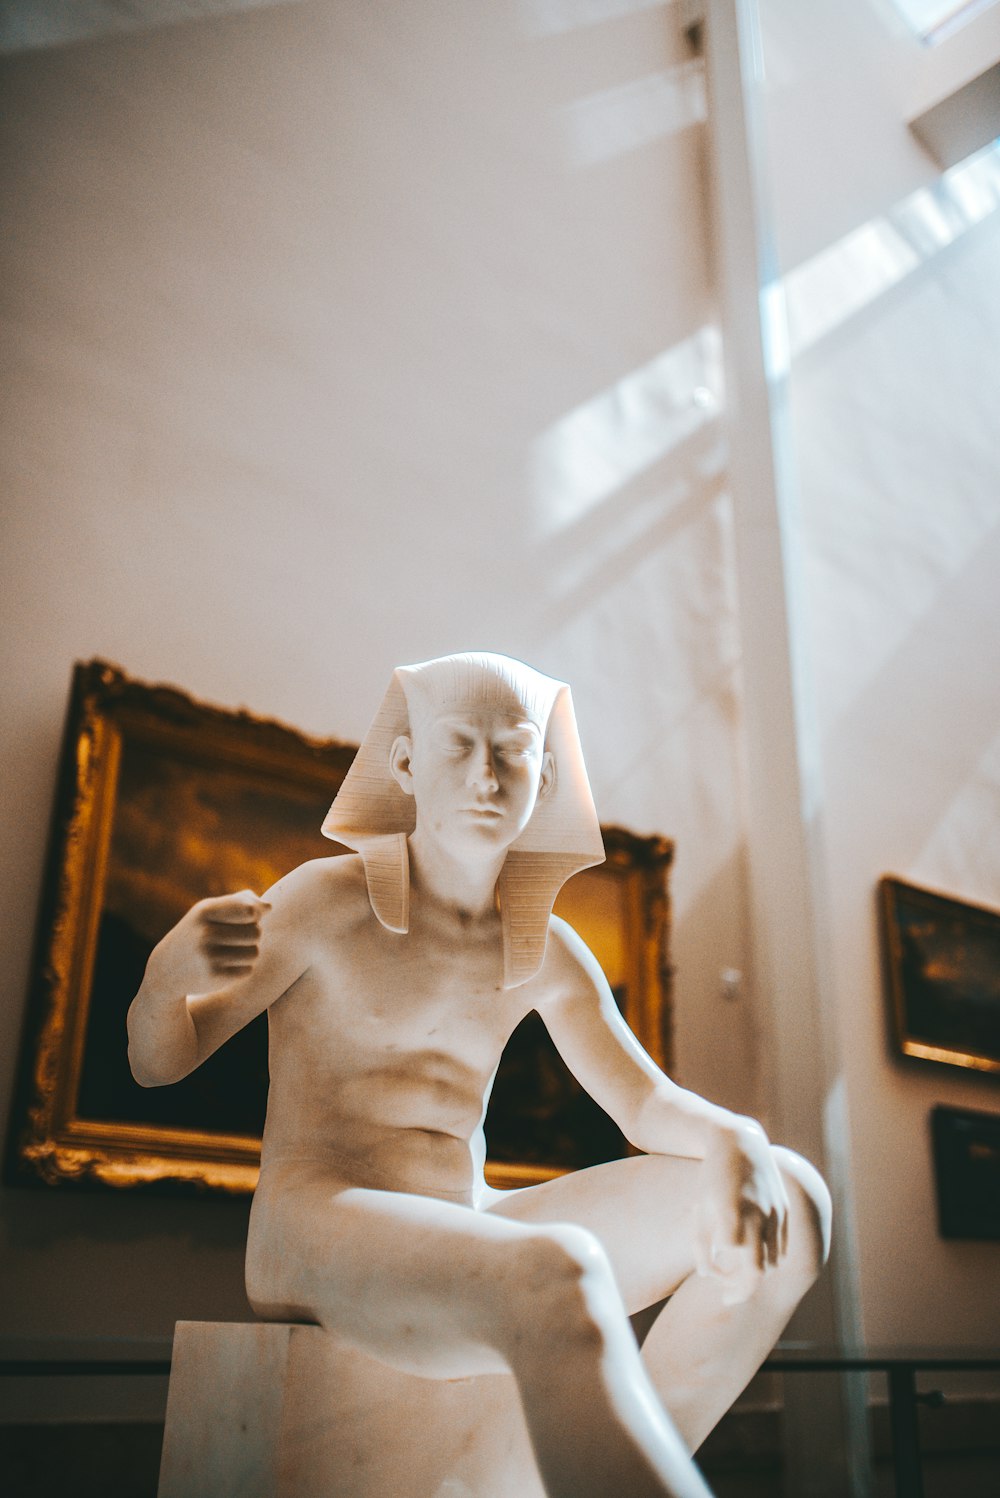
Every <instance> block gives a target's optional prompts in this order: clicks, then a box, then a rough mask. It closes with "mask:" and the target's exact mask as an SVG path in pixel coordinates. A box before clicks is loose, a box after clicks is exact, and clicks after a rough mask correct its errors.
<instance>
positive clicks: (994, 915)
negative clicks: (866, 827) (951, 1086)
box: [879, 876, 1000, 1072]
mask: <svg viewBox="0 0 1000 1498" xmlns="http://www.w3.org/2000/svg"><path fill="white" fill-rule="evenodd" d="M879 901H880V909H881V920H882V934H883V939H884V946H885V956H886V970H887V977H888V987H889V994H890V999H891V1004H892V1015H893V1023H894V1030H895V1036H896V1041H897V1044H898V1046H899V1049H900V1050H901V1051H902V1052H903V1054H904V1055H906V1056H920V1057H922V1058H924V1059H925V1060H929V1061H942V1062H946V1063H947V1064H949V1065H951V1066H966V1067H973V1068H975V1069H976V1070H977V1071H989V1072H1000V911H996V910H989V909H987V908H985V907H984V906H981V905H971V904H969V903H968V902H967V901H964V900H956V899H954V898H953V897H952V896H950V895H943V894H938V893H936V892H935V891H933V890H928V889H922V888H920V887H919V886H918V885H915V884H908V883H906V882H905V881H904V880H902V879H897V878H894V877H891V876H886V877H885V878H883V879H882V880H880V882H879Z"/></svg>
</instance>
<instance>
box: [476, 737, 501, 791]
mask: <svg viewBox="0 0 1000 1498" xmlns="http://www.w3.org/2000/svg"><path fill="white" fill-rule="evenodd" d="M469 780H470V782H471V783H472V784H473V785H474V786H475V787H476V788H477V789H481V790H491V791H495V790H497V788H498V787H499V784H500V782H499V781H498V780H497V774H496V768H495V766H494V764H493V753H492V750H491V749H490V747H489V745H488V744H484V745H483V747H482V749H480V750H479V751H478V753H477V754H476V755H475V757H474V758H473V762H472V767H471V770H470V774H469Z"/></svg>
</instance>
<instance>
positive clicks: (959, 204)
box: [783, 143, 1000, 358]
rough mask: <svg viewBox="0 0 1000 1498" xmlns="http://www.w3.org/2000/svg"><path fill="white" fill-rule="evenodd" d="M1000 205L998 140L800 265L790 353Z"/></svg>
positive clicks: (789, 281)
mask: <svg viewBox="0 0 1000 1498" xmlns="http://www.w3.org/2000/svg"><path fill="white" fill-rule="evenodd" d="M997 208H1000V143H997V144H994V145H992V146H989V147H988V148H987V149H986V150H985V151H981V152H980V153H979V154H978V155H977V156H974V157H972V159H971V160H969V161H965V162H962V163H961V165H960V166H956V167H952V169H951V170H950V171H947V172H945V173H944V174H943V176H942V177H941V178H940V179H939V180H938V181H937V182H936V183H935V184H934V186H933V187H922V188H919V189H918V191H917V192H915V193H911V194H910V196H909V197H907V198H904V199H903V200H902V202H901V203H898V204H897V205H896V207H895V208H892V209H891V210H890V211H889V212H888V213H886V214H881V215H879V217H877V218H873V219H871V220H870V221H869V222H868V223H867V224H863V225H862V226H861V227H860V228H859V229H854V230H853V231H852V232H851V233H850V234H847V235H845V236H844V238H843V239H840V240H838V241H837V242H836V243H835V244H832V245H830V247H829V248H828V249H825V250H822V251H821V252H820V253H819V254H818V255H814V256H813V257H812V259H811V260H807V261H805V262H804V263H803V264H802V265H799V266H796V268H795V269H794V270H792V271H789V272H788V274H787V275H786V276H785V277H784V281H783V289H784V295H785V310H786V316H787V323H788V346H789V352H790V354H791V356H792V357H793V358H794V357H795V356H796V355H798V354H801V353H802V352H804V350H806V349H808V348H810V347H811V346H812V345H813V344H815V343H818V342H819V340H820V339H822V338H823V337H825V336H826V335H827V334H828V333H830V332H832V331H833V329H834V328H837V327H839V326H840V325H841V324H842V323H844V322H846V321H847V319H848V318H850V317H853V316H854V315H855V314H856V313H858V312H860V311H861V310H862V309H863V308H865V307H866V306H869V305H870V304H871V303H872V302H874V301H875V300H876V298H878V297H879V296H881V295H882V294H883V293H884V292H887V291H889V290H890V289H891V288H892V287H893V286H896V285H898V283H899V282H901V281H902V280H903V279H904V278H905V277H906V276H908V275H910V274H911V273H912V272H913V271H915V270H916V269H917V268H918V267H919V266H921V265H923V264H925V263H926V262H927V261H928V260H930V259H931V258H932V257H933V256H934V255H936V254H938V253H940V251H941V250H944V249H946V248H947V247H948V245H950V244H954V242H955V240H957V239H958V238H960V236H961V235H963V234H965V233H967V232H968V230H970V229H972V228H974V227H975V226H976V224H978V223H981V222H982V220H983V219H985V218H986V217H987V216H988V215H989V214H991V213H995V212H996V210H997Z"/></svg>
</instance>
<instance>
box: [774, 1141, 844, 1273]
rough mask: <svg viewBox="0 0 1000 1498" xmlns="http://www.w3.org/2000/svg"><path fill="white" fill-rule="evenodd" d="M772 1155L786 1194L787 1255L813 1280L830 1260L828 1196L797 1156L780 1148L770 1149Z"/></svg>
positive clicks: (830, 1205) (810, 1168) (821, 1181)
mask: <svg viewBox="0 0 1000 1498" xmlns="http://www.w3.org/2000/svg"><path fill="white" fill-rule="evenodd" d="M774 1155H775V1158H776V1160H777V1163H778V1168H779V1170H780V1171H781V1175H782V1179H783V1180H784V1183H785V1190H786V1192H787V1193H788V1205H789V1224H788V1246H789V1253H790V1255H791V1257H792V1258H793V1260H794V1261H796V1262H802V1263H803V1265H804V1267H806V1268H807V1269H808V1271H809V1272H810V1273H811V1274H812V1275H813V1276H814V1277H815V1276H816V1275H817V1274H819V1272H820V1270H821V1269H822V1267H823V1265H824V1264H825V1263H826V1261H827V1259H828V1258H829V1256H830V1233H831V1228H832V1222H833V1203H832V1201H831V1199H830V1192H829V1190H828V1188H827V1184H826V1182H825V1181H824V1179H823V1177H822V1176H821V1175H820V1173H819V1171H818V1170H816V1168H815V1167H814V1166H812V1165H810V1163H809V1161H808V1160H806V1159H803V1157H802V1156H801V1155H797V1154H795V1152H794V1151H793V1150H789V1149H784V1148H783V1147H782V1146H780V1145H776V1146H775V1147H774Z"/></svg>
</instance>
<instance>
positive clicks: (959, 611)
mask: <svg viewBox="0 0 1000 1498" xmlns="http://www.w3.org/2000/svg"><path fill="white" fill-rule="evenodd" d="M761 14H762V19H763V26H764V60H765V68H766V73H767V89H766V96H765V97H766V106H767V126H768V152H769V160H770V167H771V182H772V189H773V201H774V204H775V232H776V238H777V242H778V247H779V255H780V260H781V268H782V271H783V272H784V275H785V283H786V287H787V289H788V292H789V298H790V310H791V314H792V317H791V334H792V345H793V349H794V351H795V352H794V357H793V361H792V372H791V381H790V398H791V400H790V417H791V435H792V439H793V445H794V456H795V461H796V468H797V480H798V491H799V499H800V522H801V529H802V542H803V552H804V565H805V574H804V577H803V578H802V582H803V583H804V587H803V588H802V597H803V602H804V624H805V627H806V629H807V632H808V645H809V648H810V652H811V663H812V670H813V686H814V692H815V706H816V716H817V726H818V731H819V735H820V744H821V753H822V766H823V777H822V778H823V797H822V802H821V804H820V806H819V807H818V815H819V816H820V817H821V818H822V823H823V836H824V841H825V849H826V880H827V892H828V897H829V911H828V918H829V933H830V937H831V942H830V946H831V958H832V963H833V974H832V980H833V991H834V994H835V998H836V1004H837V1018H838V1029H839V1035H840V1051H841V1060H842V1064H843V1068H844V1075H845V1077H846V1086H847V1095H848V1111H849V1118H850V1132H851V1147H852V1151H853V1157H854V1164H855V1182H854V1189H855V1204H856V1210H857V1218H858V1235H859V1250H860V1294H861V1310H862V1318H863V1324H864V1332H865V1335H866V1336H867V1338H868V1340H869V1341H870V1342H873V1343H875V1344H892V1343H897V1344H898V1343H904V1344H905V1343H916V1344H924V1345H934V1344H938V1345H942V1344H944V1345H954V1344H961V1343H970V1344H980V1345H986V1346H990V1345H995V1343H996V1341H997V1337H998V1334H1000V1254H998V1252H997V1245H996V1244H984V1243H973V1242H949V1243H945V1242H943V1241H942V1240H940V1239H939V1237H938V1235H937V1230H936V1217H935V1204H934V1187H933V1176H932V1167H931V1153H930V1138H929V1130H928V1113H929V1110H930V1108H931V1106H932V1105H933V1104H934V1103H948V1104H952V1105H955V1106H959V1107H968V1108H973V1109H976V1108H982V1109H985V1110H988V1111H992V1112H994V1113H996V1112H998V1111H1000V1084H998V1080H997V1078H995V1077H993V1078H990V1077H984V1076H982V1075H976V1074H973V1073H967V1072H963V1071H959V1070H958V1069H956V1068H951V1067H941V1066H935V1065H933V1064H930V1063H918V1062H909V1063H904V1062H903V1061H901V1060H900V1059H899V1058H897V1057H896V1056H895V1055H894V1054H893V1050H892V1046H891V1043H890V1040H889V1035H888V1021H887V1012H886V1003H885V999H884V996H883V992H882V987H881V982H880V973H879V951H878V943H877V930H876V914H875V898H874V891H875V885H876V881H877V879H878V877H879V876H880V875H881V874H883V873H887V872H891V873H895V874H898V875H901V876H903V877H904V878H909V879H912V880H914V881H915V882H917V883H923V884H926V885H929V886H931V887H936V888H939V889H942V890H946V891H951V892H953V893H955V894H957V895H959V896H961V897H965V898H968V899H971V900H973V901H978V902H981V903H985V904H989V905H993V906H1000V836H998V827H1000V644H998V642H1000V590H998V588H997V580H998V578H1000V460H998V456H997V449H996V442H995V430H996V424H995V423H996V392H997V389H998V386H1000V356H998V349H1000V278H998V276H997V265H998V263H1000V212H998V211H997V209H998V207H1000V166H998V165H997V163H996V161H995V159H992V160H990V159H987V160H985V161H984V162H980V163H979V164H978V165H977V168H976V170H975V172H973V173H971V174H969V173H966V174H964V175H963V176H960V177H956V176H954V175H953V176H951V177H950V178H949V179H946V180H944V181H940V180H939V174H938V171H937V169H936V168H935V166H934V165H933V163H932V162H931V161H930V160H929V158H927V157H926V156H925V155H924V154H923V153H922V151H921V150H920V149H919V148H918V147H917V145H916V144H915V143H914V142H913V140H912V138H911V137H910V135H909V133H908V131H907V130H906V128H905V118H906V117H907V115H908V113H910V112H916V107H914V108H912V109H911V107H910V106H911V105H913V104H914V101H916V102H917V104H918V105H919V106H920V107H922V106H923V105H925V104H926V103H928V102H930V100H931V98H933V97H934V94H935V91H940V88H941V83H942V80H943V79H946V78H948V79H951V80H952V81H956V75H957V71H958V69H959V64H960V62H961V56H960V54H959V52H958V51H957V50H956V49H955V48H952V47H951V44H947V47H946V48H942V49H941V51H940V52H937V53H933V52H928V51H926V50H925V49H922V48H920V47H919V46H918V45H917V44H916V43H915V42H912V41H910V40H909V38H908V37H907V35H906V34H905V32H904V31H903V29H902V28H901V27H898V26H896V25H895V24H894V23H893V21H892V19H891V15H890V11H889V8H888V7H887V6H885V5H882V4H878V3H875V0H851V3H850V4H844V3H843V0H836V3H834V0H816V3H815V4H812V5H810V7H809V8H808V23H806V20H805V17H804V15H803V8H802V7H800V6H796V5H795V4H789V3H784V0H762V4H761ZM959 47H960V48H961V49H962V55H965V54H968V55H970V56H973V57H974V59H975V65H976V69H978V68H982V67H984V66H986V65H988V64H989V63H990V62H991V61H993V60H994V59H995V57H996V56H997V55H998V54H1000V15H998V14H997V12H996V11H995V10H994V12H993V13H991V14H989V15H987V16H985V17H983V22H982V25H981V26H980V28H979V29H978V31H977V32H976V46H975V47H974V48H973V47H972V46H971V44H970V41H969V38H968V37H966V38H964V39H959ZM948 48H951V50H948ZM928 189H930V190H928Z"/></svg>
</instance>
